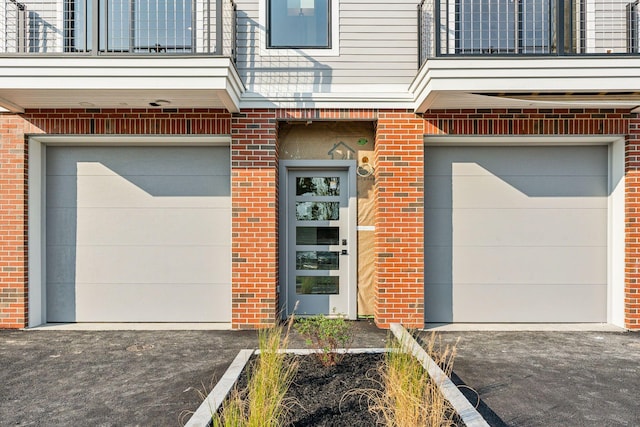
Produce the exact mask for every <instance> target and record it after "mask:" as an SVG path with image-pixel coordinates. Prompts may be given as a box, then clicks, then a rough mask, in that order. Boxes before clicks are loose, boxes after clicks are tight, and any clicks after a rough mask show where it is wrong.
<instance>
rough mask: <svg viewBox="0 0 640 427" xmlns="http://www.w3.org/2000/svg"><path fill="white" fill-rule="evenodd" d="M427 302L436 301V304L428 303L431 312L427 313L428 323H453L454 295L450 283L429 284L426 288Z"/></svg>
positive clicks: (426, 319)
mask: <svg viewBox="0 0 640 427" xmlns="http://www.w3.org/2000/svg"><path fill="white" fill-rule="evenodd" d="M424 298H425V301H434V302H436V303H435V304H430V303H427V305H429V306H430V307H432V309H431V310H428V311H427V312H426V313H425V321H426V322H453V312H452V307H453V294H452V289H451V284H450V282H444V283H429V285H428V286H427V287H426V288H425V294H424Z"/></svg>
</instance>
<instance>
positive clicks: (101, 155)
mask: <svg viewBox="0 0 640 427" xmlns="http://www.w3.org/2000/svg"><path fill="white" fill-rule="evenodd" d="M229 158H230V156H229V148H228V147H188V149H187V150H185V147H179V146H176V147H49V148H48V149H47V175H75V174H76V173H77V172H78V171H79V175H96V174H100V173H101V172H103V171H104V168H103V167H102V166H107V167H108V168H109V169H111V170H116V171H118V172H119V173H121V174H124V175H133V176H136V175H137V176H144V175H161V176H168V175H175V176H180V175H193V176H198V175H202V174H203V172H204V174H219V175H228V173H229V164H230V163H229ZM78 164H80V165H82V166H81V167H78Z"/></svg>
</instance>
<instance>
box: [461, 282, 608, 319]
mask: <svg viewBox="0 0 640 427" xmlns="http://www.w3.org/2000/svg"><path fill="white" fill-rule="evenodd" d="M453 292H454V301H455V302H454V305H453V317H454V319H455V321H456V322H494V321H495V319H496V317H499V318H504V319H510V320H509V321H510V322H522V323H532V322H540V314H541V313H544V316H545V318H544V319H545V320H544V321H545V322H606V321H607V313H606V306H605V305H604V304H602V301H603V300H604V299H606V296H607V295H606V293H607V287H606V285H592V286H583V285H581V286H575V285H567V284H561V283H555V284H549V285H544V286H541V285H528V286H522V285H517V286H512V284H503V285H496V284H487V285H485V286H474V285H460V287H459V288H457V289H454V291H453ZM577 295H579V298H576V296H577Z"/></svg>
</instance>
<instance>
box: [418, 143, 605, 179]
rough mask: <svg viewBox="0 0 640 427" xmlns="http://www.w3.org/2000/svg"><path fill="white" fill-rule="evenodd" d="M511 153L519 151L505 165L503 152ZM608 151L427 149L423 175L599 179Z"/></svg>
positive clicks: (589, 148) (577, 148) (583, 148)
mask: <svg viewBox="0 0 640 427" xmlns="http://www.w3.org/2000/svg"><path fill="white" fill-rule="evenodd" d="M505 148H506V149H507V150H505ZM513 149H515V150H518V154H517V155H518V157H519V159H517V160H516V161H506V162H505V161H504V160H505V152H506V151H511V152H513ZM607 150H608V148H607V146H605V145H600V146H529V147H526V146H519V147H504V146H496V147H489V146H483V147H472V146H467V147H428V149H427V152H426V153H425V174H426V175H427V176H433V175H444V176H452V175H455V176H464V175H477V168H476V166H475V165H482V167H483V169H485V170H487V171H491V173H492V174H493V175H527V176H550V175H554V176H563V175H564V176H575V175H585V173H584V172H585V171H588V174H589V175H593V174H595V175H602V171H606V170H607ZM594 171H595V172H594ZM452 172H453V173H452ZM605 175H606V174H605Z"/></svg>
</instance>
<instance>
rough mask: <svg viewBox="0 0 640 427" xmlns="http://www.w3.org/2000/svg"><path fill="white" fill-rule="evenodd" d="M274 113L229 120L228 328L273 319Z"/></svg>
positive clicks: (259, 112)
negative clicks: (229, 235)
mask: <svg viewBox="0 0 640 427" xmlns="http://www.w3.org/2000/svg"><path fill="white" fill-rule="evenodd" d="M276 130H277V123H276V113H275V111H274V110H253V111H252V110H248V111H246V112H243V113H241V114H236V115H234V116H233V117H232V119H231V133H232V143H231V197H232V203H233V210H232V212H233V214H232V218H233V227H232V235H231V240H232V270H231V272H232V283H233V284H232V324H233V327H234V328H236V329H253V328H260V327H267V326H271V325H273V324H274V323H275V321H276V318H277V313H278V295H277V285H278V186H277V182H278V181H277V180H278V153H277V142H276Z"/></svg>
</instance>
